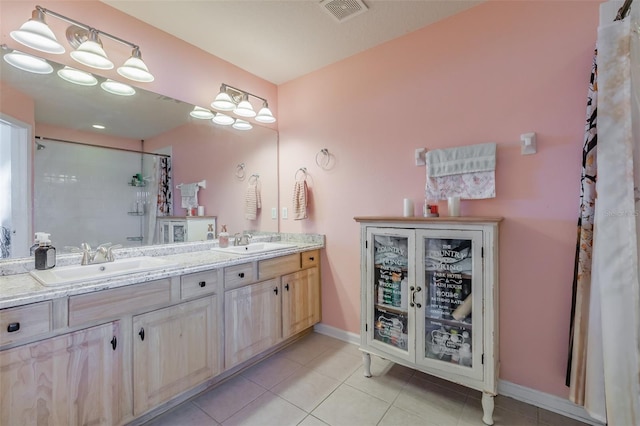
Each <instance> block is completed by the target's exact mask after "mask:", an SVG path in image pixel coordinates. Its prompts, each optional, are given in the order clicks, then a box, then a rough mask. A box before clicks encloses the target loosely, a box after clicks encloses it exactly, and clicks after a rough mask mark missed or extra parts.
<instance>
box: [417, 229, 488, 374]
mask: <svg viewBox="0 0 640 426" xmlns="http://www.w3.org/2000/svg"><path fill="white" fill-rule="evenodd" d="M417 236H418V247H417V249H418V250H417V257H418V259H419V262H420V263H419V265H418V267H417V268H418V271H419V273H418V278H417V282H418V284H417V285H418V287H421V288H422V289H423V291H421V292H420V293H417V294H416V297H415V299H416V300H419V301H420V305H421V309H419V310H417V311H416V312H417V315H420V317H419V318H420V320H419V321H418V320H417V322H418V324H417V326H418V330H419V331H418V336H417V337H418V339H417V349H416V362H417V363H418V364H420V365H424V366H427V367H432V368H437V369H439V370H442V371H448V372H450V373H454V374H459V375H464V376H466V377H472V378H476V379H479V380H481V379H482V378H483V368H482V353H483V344H482V342H483V305H482V300H483V283H482V275H483V273H482V268H483V262H482V231H480V230H469V231H466V230H446V231H443V230H437V231H436V230H420V231H417Z"/></svg>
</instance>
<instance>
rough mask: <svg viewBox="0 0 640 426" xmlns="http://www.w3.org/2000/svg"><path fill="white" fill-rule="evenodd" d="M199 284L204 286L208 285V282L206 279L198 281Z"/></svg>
mask: <svg viewBox="0 0 640 426" xmlns="http://www.w3.org/2000/svg"><path fill="white" fill-rule="evenodd" d="M198 285H199V286H200V287H204V286H206V285H207V282H206V281H200V282H199V283H198Z"/></svg>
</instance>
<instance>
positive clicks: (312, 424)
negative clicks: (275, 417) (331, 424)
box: [298, 414, 328, 426]
mask: <svg viewBox="0 0 640 426" xmlns="http://www.w3.org/2000/svg"><path fill="white" fill-rule="evenodd" d="M298 426H328V425H327V424H326V423H325V422H323V421H322V420H320V419H317V418H316V417H313V416H312V415H311V414H309V415H308V416H307V417H305V418H304V420H303V421H301V422H300V423H298Z"/></svg>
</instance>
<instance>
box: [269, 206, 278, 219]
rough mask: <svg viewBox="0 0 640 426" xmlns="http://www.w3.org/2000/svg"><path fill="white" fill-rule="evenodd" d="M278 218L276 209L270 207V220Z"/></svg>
mask: <svg viewBox="0 0 640 426" xmlns="http://www.w3.org/2000/svg"><path fill="white" fill-rule="evenodd" d="M277 218H278V209H277V208H276V207H271V219H277Z"/></svg>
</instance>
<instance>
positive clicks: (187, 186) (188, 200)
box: [179, 183, 198, 209]
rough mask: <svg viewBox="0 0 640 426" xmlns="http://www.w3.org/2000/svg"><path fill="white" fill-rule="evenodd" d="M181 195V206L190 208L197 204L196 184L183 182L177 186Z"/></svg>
mask: <svg viewBox="0 0 640 426" xmlns="http://www.w3.org/2000/svg"><path fill="white" fill-rule="evenodd" d="M179 188H180V195H181V196H182V208H183V209H190V208H192V207H196V206H197V205H198V184H197V183H183V184H181V185H180V186H179Z"/></svg>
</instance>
